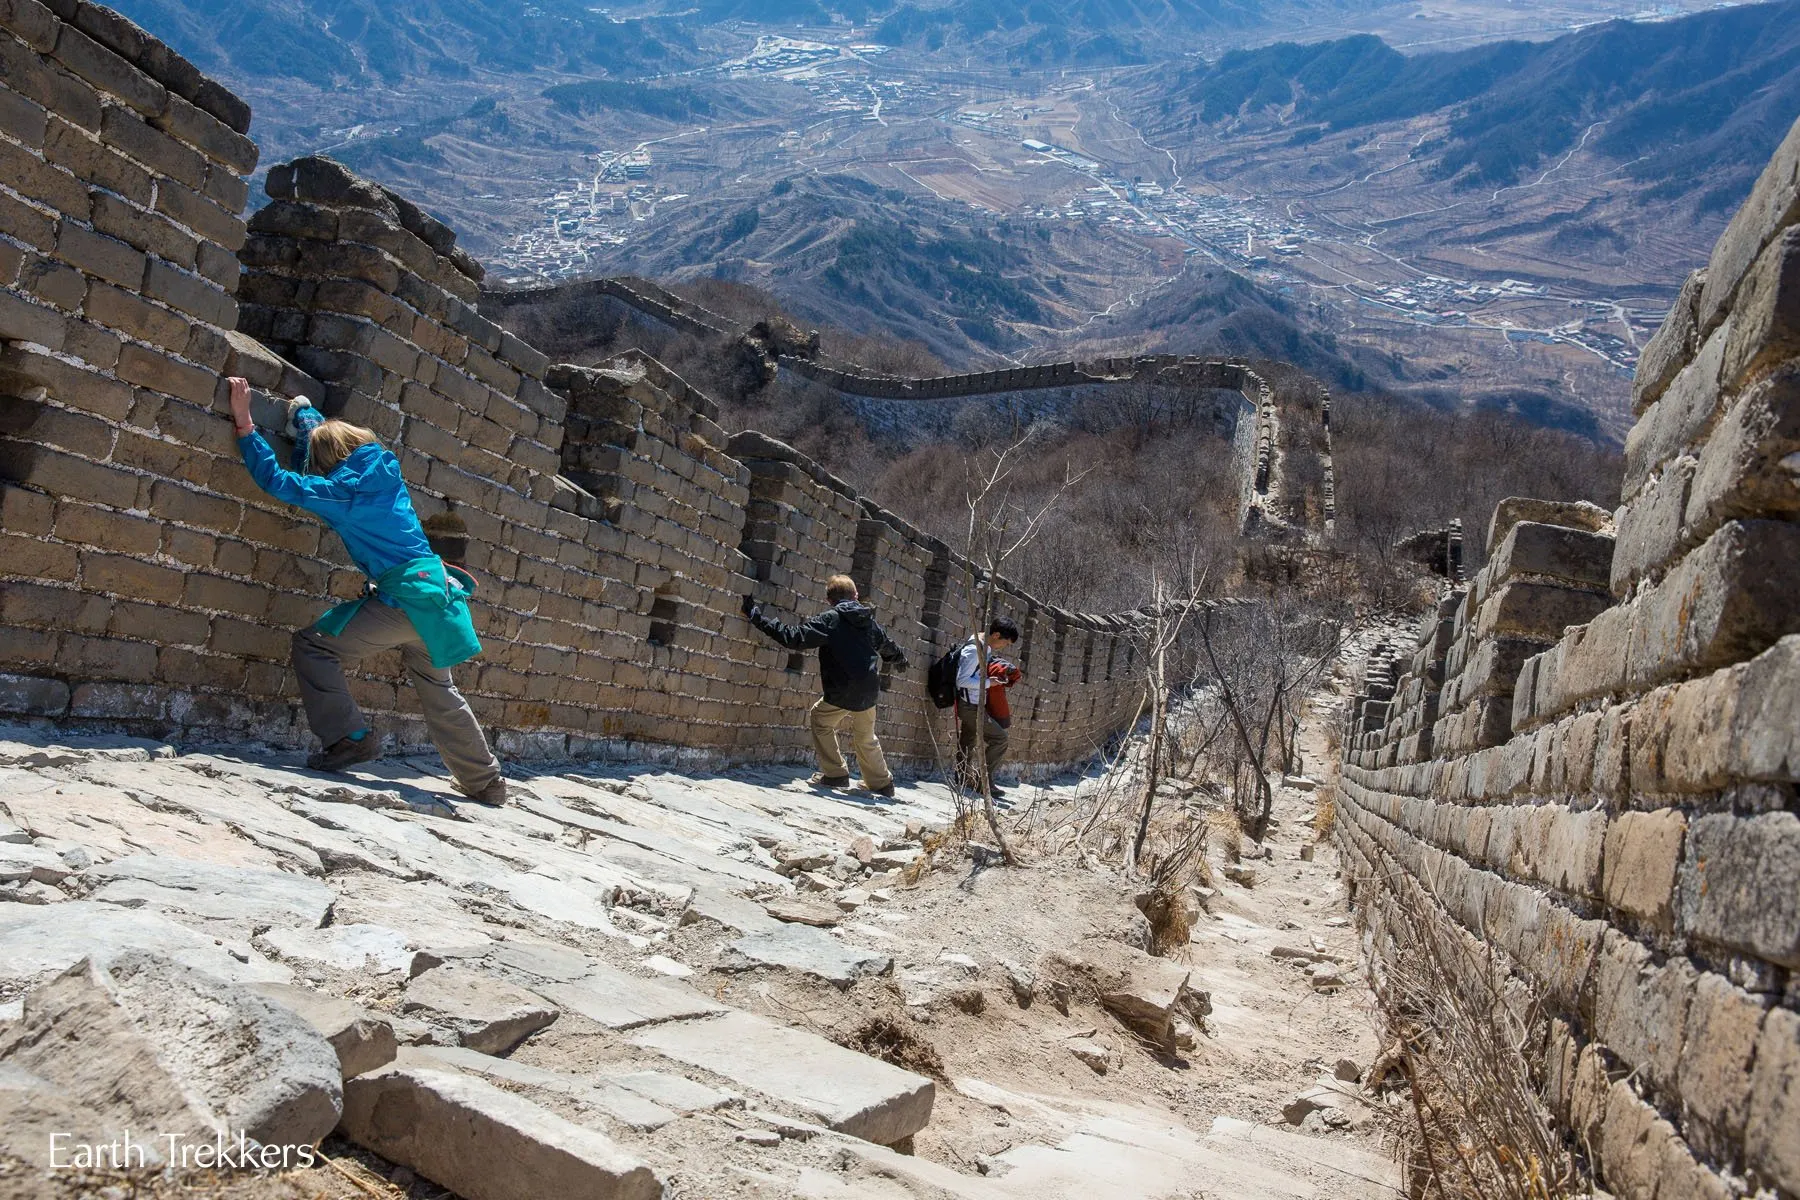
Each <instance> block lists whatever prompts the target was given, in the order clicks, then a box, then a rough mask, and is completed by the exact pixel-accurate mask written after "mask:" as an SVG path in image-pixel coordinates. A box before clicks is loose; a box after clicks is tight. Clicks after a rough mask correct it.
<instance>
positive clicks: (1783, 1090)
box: [1744, 1008, 1800, 1192]
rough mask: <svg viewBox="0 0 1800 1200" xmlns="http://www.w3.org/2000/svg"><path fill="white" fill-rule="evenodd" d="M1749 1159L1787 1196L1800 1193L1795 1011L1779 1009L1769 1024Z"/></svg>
mask: <svg viewBox="0 0 1800 1200" xmlns="http://www.w3.org/2000/svg"><path fill="white" fill-rule="evenodd" d="M1744 1157H1745V1159H1746V1160H1747V1161H1748V1163H1749V1165H1750V1166H1751V1167H1752V1168H1753V1169H1755V1170H1756V1171H1757V1172H1758V1173H1759V1174H1761V1175H1762V1176H1763V1177H1764V1178H1765V1179H1767V1180H1769V1181H1771V1182H1772V1183H1774V1184H1775V1185H1776V1186H1778V1187H1780V1188H1781V1189H1782V1190H1783V1191H1786V1192H1800V1013H1797V1012H1795V1011H1794V1010H1793V1009H1791V1008H1777V1009H1775V1010H1773V1011H1772V1012H1770V1013H1769V1015H1768V1016H1767V1017H1766V1018H1765V1019H1764V1020H1763V1030H1762V1037H1761V1038H1760V1039H1759V1040H1758V1041H1757V1045H1756V1073H1755V1074H1754V1075H1753V1076H1752V1077H1751V1084H1750V1111H1749V1116H1748V1119H1747V1121H1746V1127H1745V1130H1744Z"/></svg>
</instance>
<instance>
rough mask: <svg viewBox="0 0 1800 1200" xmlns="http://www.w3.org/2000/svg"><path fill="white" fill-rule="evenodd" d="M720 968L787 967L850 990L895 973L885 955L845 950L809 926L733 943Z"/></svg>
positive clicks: (782, 928)
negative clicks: (875, 977) (872, 978)
mask: <svg viewBox="0 0 1800 1200" xmlns="http://www.w3.org/2000/svg"><path fill="white" fill-rule="evenodd" d="M719 965H720V966H721V967H723V968H725V969H726V970H740V971H743V970H750V969H753V968H755V967H785V968H787V969H788V970H790V971H800V972H802V973H803V974H807V975H812V976H815V977H817V978H819V979H823V980H825V981H826V982H827V983H830V984H834V985H836V986H837V987H840V988H847V987H849V986H850V985H851V984H852V983H855V982H856V981H857V980H858V979H863V978H866V977H868V976H871V975H886V974H887V973H888V972H889V971H891V970H893V969H894V960H893V959H892V958H890V957H888V956H887V955H885V954H876V953H875V952H873V951H870V950H859V949H857V948H856V947H854V946H846V945H845V944H844V943H842V942H840V941H838V940H837V939H836V938H834V937H832V936H831V935H830V934H828V933H826V932H824V931H823V930H820V929H815V928H813V927H812V926H810V925H778V926H776V927H775V928H774V929H769V930H765V931H763V932H762V933H752V934H747V935H745V936H744V937H741V938H739V939H738V940H737V941H735V942H733V943H731V945H730V946H728V947H727V948H726V950H725V953H724V954H723V955H722V956H721V958H720V964H719Z"/></svg>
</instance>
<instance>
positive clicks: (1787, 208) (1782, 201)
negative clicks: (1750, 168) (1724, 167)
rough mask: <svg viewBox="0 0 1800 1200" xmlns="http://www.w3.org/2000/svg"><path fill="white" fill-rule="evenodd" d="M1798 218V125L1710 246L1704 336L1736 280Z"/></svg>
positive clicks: (1701, 315)
mask: <svg viewBox="0 0 1800 1200" xmlns="http://www.w3.org/2000/svg"><path fill="white" fill-rule="evenodd" d="M1796 221H1800V125H1796V126H1794V127H1792V128H1790V129H1789V130H1788V132H1787V136H1786V137H1784V138H1783V139H1781V145H1780V146H1778V147H1777V148H1776V150H1775V156H1774V157H1773V158H1771V159H1770V160H1769V165H1768V166H1766V167H1764V168H1763V173H1762V174H1761V175H1760V176H1759V177H1758V178H1757V180H1756V184H1755V186H1754V187H1752V188H1751V189H1750V198H1749V199H1748V200H1745V201H1744V204H1743V207H1741V208H1739V209H1738V211H1737V213H1736V215H1734V216H1733V217H1732V218H1731V223H1730V224H1729V225H1727V226H1726V227H1725V232H1724V234H1722V235H1721V236H1720V238H1719V240H1718V242H1717V243H1715V244H1714V246H1713V252H1712V258H1711V260H1710V261H1709V262H1708V263H1707V264H1706V283H1705V285H1704V286H1703V287H1702V288H1701V290H1700V304H1699V308H1698V310H1697V313H1698V320H1699V326H1700V335H1701V336H1702V337H1705V336H1706V335H1707V334H1709V333H1710V332H1711V331H1712V330H1713V329H1714V328H1715V327H1716V326H1717V325H1718V324H1719V322H1720V321H1722V320H1723V319H1724V316H1725V313H1726V311H1727V309H1728V307H1729V306H1730V304H1731V300H1732V296H1733V294H1734V293H1735V292H1736V291H1737V287H1738V283H1739V281H1740V280H1742V279H1743V277H1744V275H1745V273H1746V272H1748V271H1749V270H1750V265H1751V264H1752V263H1754V262H1755V261H1756V256H1757V255H1759V254H1761V253H1762V249H1763V247H1764V246H1766V245H1768V244H1769V243H1770V242H1771V241H1773V240H1774V238H1775V236H1776V235H1777V234H1779V233H1780V232H1781V231H1782V230H1784V229H1786V228H1787V227H1788V226H1789V225H1792V224H1794V223H1795V222H1796Z"/></svg>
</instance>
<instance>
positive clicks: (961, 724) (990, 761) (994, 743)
mask: <svg viewBox="0 0 1800 1200" xmlns="http://www.w3.org/2000/svg"><path fill="white" fill-rule="evenodd" d="M981 716H982V718H983V720H982V728H981V735H982V738H983V740H984V741H985V743H986V744H985V747H984V749H985V750H986V757H987V773H988V779H989V780H992V779H993V778H994V772H996V771H998V770H999V769H1000V762H1001V760H1002V759H1004V758H1005V757H1006V742H1007V738H1008V737H1009V734H1008V733H1007V730H1006V727H1005V726H1003V725H1001V724H1000V722H998V721H996V720H994V714H993V713H991V712H984V713H982V714H981ZM975 718H976V708H975V705H973V704H970V703H969V702H968V701H967V700H958V701H957V702H956V725H957V738H956V770H957V773H958V774H960V775H963V776H964V777H965V778H966V777H967V775H968V765H969V763H970V762H971V761H972V760H973V759H974V757H975V729H976V725H975Z"/></svg>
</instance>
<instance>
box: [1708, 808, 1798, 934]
mask: <svg viewBox="0 0 1800 1200" xmlns="http://www.w3.org/2000/svg"><path fill="white" fill-rule="evenodd" d="M1796 879H1800V817H1797V816H1795V815H1794V814H1793V813H1785V812H1780V813H1763V814H1762V815H1760V816H1755V817H1738V816H1733V815H1732V814H1730V813H1714V814H1711V815H1708V816H1704V817H1698V818H1696V819H1695V820H1694V822H1693V823H1692V824H1691V825H1689V826H1688V844H1687V853H1686V855H1685V857H1684V860H1683V862H1682V866H1681V900H1680V907H1679V910H1678V911H1679V914H1680V923H1681V928H1682V930H1683V931H1684V932H1686V933H1687V934H1688V935H1689V936H1690V937H1698V938H1704V939H1706V940H1707V941H1710V942H1716V943H1718V944H1719V945H1722V946H1728V947H1730V948H1732V949H1735V950H1742V951H1744V952H1745V953H1748V954H1754V955H1757V956H1759V957H1762V958H1766V959H1768V960H1769V961H1770V962H1774V963H1779V964H1781V965H1782V966H1784V967H1796V966H1800V888H1796V887H1795V886H1794V880H1796Z"/></svg>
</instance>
